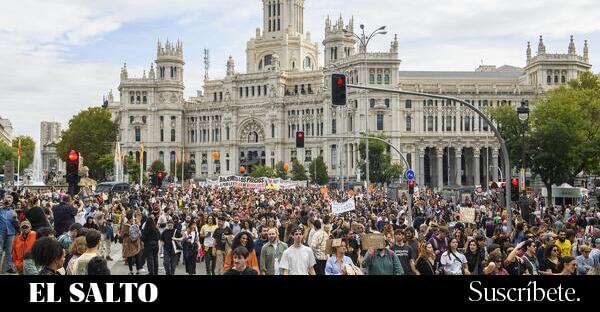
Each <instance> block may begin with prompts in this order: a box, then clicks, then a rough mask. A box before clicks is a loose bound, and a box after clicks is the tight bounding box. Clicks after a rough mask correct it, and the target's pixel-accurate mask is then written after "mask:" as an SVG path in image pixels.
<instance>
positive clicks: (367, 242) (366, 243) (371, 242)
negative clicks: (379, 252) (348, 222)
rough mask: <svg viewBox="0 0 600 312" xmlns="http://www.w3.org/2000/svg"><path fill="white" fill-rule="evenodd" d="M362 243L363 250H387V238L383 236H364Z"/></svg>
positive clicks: (362, 236)
mask: <svg viewBox="0 0 600 312" xmlns="http://www.w3.org/2000/svg"><path fill="white" fill-rule="evenodd" d="M361 241H362V249H363V250H367V249H369V248H371V247H372V248H373V249H383V248H385V236H384V235H383V234H375V233H373V234H362V235H361Z"/></svg>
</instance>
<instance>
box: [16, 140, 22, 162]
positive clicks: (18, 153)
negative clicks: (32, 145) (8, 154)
mask: <svg viewBox="0 0 600 312" xmlns="http://www.w3.org/2000/svg"><path fill="white" fill-rule="evenodd" d="M17 157H18V159H19V160H21V138H19V148H18V150H17Z"/></svg>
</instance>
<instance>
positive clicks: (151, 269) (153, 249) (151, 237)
mask: <svg viewBox="0 0 600 312" xmlns="http://www.w3.org/2000/svg"><path fill="white" fill-rule="evenodd" d="M143 228H144V229H143V230H142V237H141V240H142V242H143V245H144V249H143V255H144V258H145V259H146V262H147V264H148V275H158V240H159V239H160V232H159V231H158V228H156V224H155V223H154V216H153V215H151V216H150V217H149V218H148V219H146V223H145V226H144V227H143Z"/></svg>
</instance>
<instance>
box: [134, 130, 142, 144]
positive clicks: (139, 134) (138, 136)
mask: <svg viewBox="0 0 600 312" xmlns="http://www.w3.org/2000/svg"><path fill="white" fill-rule="evenodd" d="M141 140H142V131H141V129H140V127H135V141H136V142H140V141H141Z"/></svg>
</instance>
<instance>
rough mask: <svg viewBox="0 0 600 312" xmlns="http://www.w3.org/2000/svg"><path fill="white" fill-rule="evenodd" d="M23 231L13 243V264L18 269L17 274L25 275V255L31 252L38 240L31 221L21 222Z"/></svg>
mask: <svg viewBox="0 0 600 312" xmlns="http://www.w3.org/2000/svg"><path fill="white" fill-rule="evenodd" d="M20 229H21V231H20V233H19V235H17V236H16V238H15V239H14V241H13V246H12V258H13V264H14V266H15V267H16V268H17V272H18V273H19V274H20V275H23V270H24V269H23V261H24V260H25V254H27V253H28V252H29V250H30V249H31V247H32V246H33V243H34V242H35V240H36V233H35V232H34V231H32V230H31V223H29V221H23V222H21V227H20Z"/></svg>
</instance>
